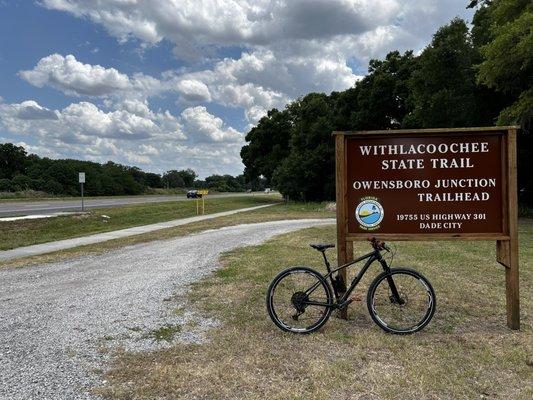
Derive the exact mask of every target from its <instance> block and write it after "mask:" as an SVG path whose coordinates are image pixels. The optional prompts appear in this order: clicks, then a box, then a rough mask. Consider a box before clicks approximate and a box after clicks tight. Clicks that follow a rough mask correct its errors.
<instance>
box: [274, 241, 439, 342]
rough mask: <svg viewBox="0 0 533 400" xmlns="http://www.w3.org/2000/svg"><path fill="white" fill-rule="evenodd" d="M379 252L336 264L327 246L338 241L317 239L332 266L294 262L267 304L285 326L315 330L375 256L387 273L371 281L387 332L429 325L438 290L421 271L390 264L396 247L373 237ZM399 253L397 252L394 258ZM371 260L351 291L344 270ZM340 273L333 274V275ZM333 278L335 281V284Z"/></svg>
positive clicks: (371, 304) (371, 307) (377, 314)
mask: <svg viewBox="0 0 533 400" xmlns="http://www.w3.org/2000/svg"><path fill="white" fill-rule="evenodd" d="M368 240H369V241H370V244H371V246H372V248H373V251H372V252H370V253H368V254H365V255H364V256H362V257H359V258H357V259H356V260H353V261H350V262H348V263H346V264H344V265H341V266H340V267H339V268H337V269H331V267H330V264H329V262H328V259H327V257H326V250H327V249H329V248H331V247H335V245H334V244H311V247H312V248H314V249H316V250H318V251H319V252H321V253H322V257H323V258H324V264H325V265H326V269H327V271H328V273H327V274H325V275H322V274H320V273H318V272H317V271H315V270H313V269H311V268H308V267H292V268H288V269H286V270H284V271H282V272H280V273H279V274H278V275H277V276H276V277H275V278H274V280H273V281H272V283H271V284H270V286H269V287H268V292H267V297H266V304H267V310H268V314H269V315H270V318H272V321H274V323H275V324H276V325H277V326H278V327H279V328H280V329H282V330H284V331H287V332H294V333H311V332H314V331H316V330H317V329H319V328H320V327H321V326H322V325H324V324H325V323H326V321H327V320H328V318H329V317H330V315H331V312H332V311H333V310H335V309H342V308H344V307H347V306H348V304H350V303H351V302H352V301H354V296H352V297H350V294H351V293H352V291H353V290H354V289H355V287H356V286H357V284H358V283H359V281H360V280H361V278H362V277H363V275H364V274H365V272H366V271H367V270H368V268H369V267H370V265H371V264H372V263H373V262H374V261H378V262H379V263H380V264H381V266H382V268H383V272H382V273H380V274H379V275H378V276H376V278H375V279H374V281H373V282H372V283H371V285H370V287H369V289H368V293H367V306H368V311H369V312H370V316H371V317H372V319H373V320H374V322H375V323H376V324H378V326H379V327H380V328H382V329H383V330H385V331H386V332H390V333H395V334H400V335H402V334H409V333H414V332H418V331H419V330H421V329H422V328H424V327H425V326H426V325H427V324H428V323H429V321H431V318H432V317H433V314H434V313H435V307H436V299H435V292H434V290H433V287H432V286H431V284H430V283H429V281H428V280H427V279H426V278H425V277H424V276H423V275H422V274H421V273H419V272H417V271H414V270H412V269H408V268H392V269H391V268H390V267H389V265H388V264H387V262H386V260H385V259H384V258H383V256H382V254H381V252H382V251H387V252H391V250H390V248H389V247H388V246H387V245H386V244H385V243H384V242H380V241H378V240H376V238H369V239H368ZM393 256H394V253H391V259H392V258H393ZM363 260H367V261H366V263H365V264H364V266H363V268H361V271H359V273H358V274H357V276H356V277H355V278H354V279H353V281H352V283H351V285H350V287H349V288H348V290H346V283H345V282H344V280H343V279H342V276H341V275H340V274H339V273H338V271H339V270H341V269H343V268H347V267H349V266H350V265H353V264H355V263H358V262H359V261H363ZM335 273H337V274H336V277H335V278H334V277H333V274H335ZM330 283H331V285H330Z"/></svg>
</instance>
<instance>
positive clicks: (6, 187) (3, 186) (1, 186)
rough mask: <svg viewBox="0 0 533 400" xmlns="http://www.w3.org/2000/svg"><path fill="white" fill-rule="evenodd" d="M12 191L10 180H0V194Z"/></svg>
mask: <svg viewBox="0 0 533 400" xmlns="http://www.w3.org/2000/svg"><path fill="white" fill-rule="evenodd" d="M12 190H13V185H12V184H11V180H9V179H7V178H2V179H0V192H11V191H12Z"/></svg>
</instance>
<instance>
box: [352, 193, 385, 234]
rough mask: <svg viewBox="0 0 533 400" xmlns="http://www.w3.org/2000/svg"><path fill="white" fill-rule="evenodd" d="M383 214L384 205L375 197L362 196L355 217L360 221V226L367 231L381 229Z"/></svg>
mask: <svg viewBox="0 0 533 400" xmlns="http://www.w3.org/2000/svg"><path fill="white" fill-rule="evenodd" d="M383 215H384V212H383V206H382V205H381V204H380V203H379V202H378V199H376V198H375V197H364V198H362V199H361V202H360V203H359V204H358V205H357V208H356V209H355V219H356V220H357V222H359V227H360V228H361V229H364V230H366V231H373V230H376V229H379V224H380V223H381V221H382V220H383Z"/></svg>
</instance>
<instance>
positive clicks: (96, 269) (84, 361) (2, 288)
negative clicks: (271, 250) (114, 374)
mask: <svg viewBox="0 0 533 400" xmlns="http://www.w3.org/2000/svg"><path fill="white" fill-rule="evenodd" d="M333 222H334V220H331V219H329V220H296V221H274V222H266V223H260V224H249V225H238V226H234V227H227V228H222V229H217V230H210V231H205V232H202V233H199V234H195V235H190V236H186V237H180V238H176V239H171V240H165V241H157V242H150V243H145V244H139V245H134V246H129V247H125V248H122V249H120V250H118V251H113V252H110V253H106V254H101V255H96V256H88V257H84V258H81V259H75V260H71V261H67V262H61V263H57V264H47V265H44V266H36V267H28V268H22V269H4V270H0V366H1V367H0V399H10V400H15V399H91V398H95V397H94V396H91V394H90V393H89V389H90V388H91V387H95V386H98V385H99V384H101V382H100V381H99V376H100V375H99V374H98V372H99V371H102V370H103V369H105V365H106V361H107V360H108V359H109V357H110V356H109V354H110V353H112V350H113V349H116V348H117V347H119V346H120V347H123V348H125V349H127V350H138V351H143V350H150V349H153V348H157V347H159V346H164V345H168V342H165V341H156V340H155V339H154V338H153V336H154V331H156V330H157V329H158V328H161V327H167V326H179V325H180V324H183V323H186V322H187V321H188V320H190V319H191V318H193V319H194V318H195V317H194V316H191V315H189V314H184V315H181V316H178V315H176V313H175V312H173V311H174V310H175V307H176V302H174V301H169V300H171V299H172V298H173V296H175V295H179V294H180V292H181V293H182V292H183V291H184V289H185V288H186V286H187V285H188V284H189V283H191V282H193V281H196V280H198V279H200V278H201V277H203V276H205V275H206V274H207V273H209V272H210V271H212V270H213V269H214V268H216V266H217V260H218V257H219V255H220V253H221V252H225V251H228V250H231V249H234V248H237V247H241V246H248V245H254V244H258V243H260V242H262V241H264V240H266V239H268V238H270V237H272V236H274V235H277V234H280V233H286V232H290V231H294V230H297V229H301V228H306V227H310V226H316V225H323V224H331V223H333ZM196 322H200V323H201V324H203V325H204V326H209V325H210V324H212V323H215V322H214V321H210V320H208V319H207V320H205V319H204V320H201V321H196ZM182 335H187V333H185V332H184V333H183V334H182ZM182 339H186V340H196V339H197V338H196V337H194V334H193V335H192V336H190V337H182Z"/></svg>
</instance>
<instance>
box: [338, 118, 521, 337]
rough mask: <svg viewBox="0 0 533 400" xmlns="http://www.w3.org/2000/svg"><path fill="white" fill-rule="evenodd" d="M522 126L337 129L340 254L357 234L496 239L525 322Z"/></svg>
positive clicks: (514, 308) (515, 322) (512, 317)
mask: <svg viewBox="0 0 533 400" xmlns="http://www.w3.org/2000/svg"><path fill="white" fill-rule="evenodd" d="M516 130H517V128H516V127H488V128H460V129H423V130H394V131H364V132H334V135H335V137H336V190H337V234H338V251H339V262H346V261H348V260H351V259H352V257H353V244H352V242H353V241H355V240H360V239H362V238H367V237H368V236H376V237H378V238H380V239H384V240H432V239H445V240H457V239H464V240H496V241H497V243H498V245H497V253H498V261H499V262H500V263H501V264H503V265H504V266H505V267H506V277H507V279H506V281H507V311H508V325H509V326H510V327H511V328H513V329H518V328H519V311H518V309H519V308H518V241H517V228H516V224H517V193H516Z"/></svg>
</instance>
